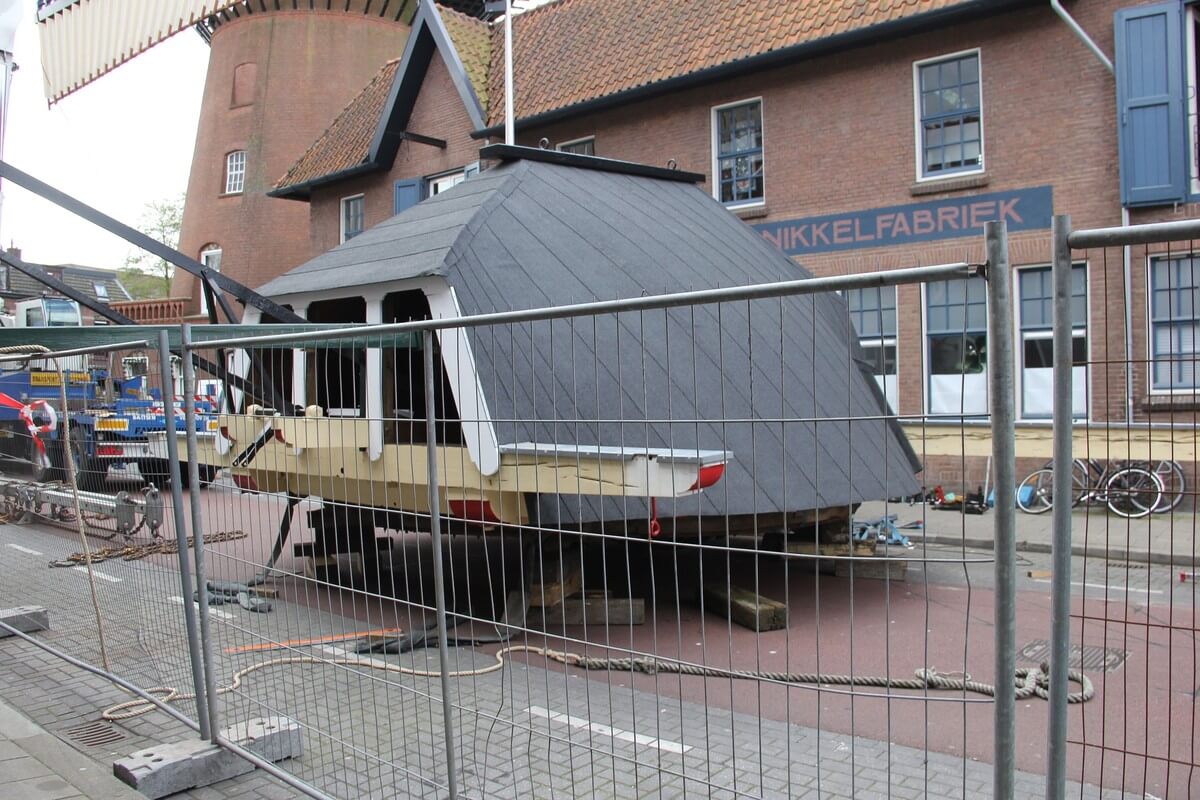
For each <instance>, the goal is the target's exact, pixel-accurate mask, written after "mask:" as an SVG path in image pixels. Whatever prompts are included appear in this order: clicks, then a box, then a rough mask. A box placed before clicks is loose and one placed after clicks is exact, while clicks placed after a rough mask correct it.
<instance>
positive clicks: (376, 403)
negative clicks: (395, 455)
mask: <svg viewBox="0 0 1200 800" xmlns="http://www.w3.org/2000/svg"><path fill="white" fill-rule="evenodd" d="M366 301H367V324H368V325H378V324H380V323H382V322H383V294H382V293H378V292H377V293H375V294H373V295H367V297H366ZM365 391H366V394H367V396H366V411H367V457H368V458H370V459H371V460H372V461H378V460H379V457H380V456H382V455H383V350H382V348H379V347H368V348H367V375H366V387H365Z"/></svg>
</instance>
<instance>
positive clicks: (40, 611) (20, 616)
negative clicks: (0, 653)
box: [0, 606, 50, 639]
mask: <svg viewBox="0 0 1200 800" xmlns="http://www.w3.org/2000/svg"><path fill="white" fill-rule="evenodd" d="M0 622H3V623H4V624H5V625H8V626H9V627H11V628H16V629H17V630H19V631H20V632H21V633H33V632H34V631H48V630H50V613H49V612H48V611H46V609H45V608H43V607H42V606H17V607H16V608H0ZM12 635H13V634H12V633H11V632H10V631H8V630H7V629H5V628H0V639H5V638H7V637H9V636H12Z"/></svg>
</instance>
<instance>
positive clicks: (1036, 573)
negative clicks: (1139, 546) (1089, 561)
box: [1025, 562, 1111, 578]
mask: <svg viewBox="0 0 1200 800" xmlns="http://www.w3.org/2000/svg"><path fill="white" fill-rule="evenodd" d="M1110 563H1111V562H1110ZM1025 576H1026V577H1028V578H1052V577H1054V573H1053V572H1051V571H1050V570H1048V569H1031V570H1029V571H1028V572H1026V573H1025Z"/></svg>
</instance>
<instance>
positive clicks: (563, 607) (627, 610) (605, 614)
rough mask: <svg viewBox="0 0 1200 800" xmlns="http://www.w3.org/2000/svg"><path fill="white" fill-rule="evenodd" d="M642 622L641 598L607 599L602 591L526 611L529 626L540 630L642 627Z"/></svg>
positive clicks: (642, 606)
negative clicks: (608, 626) (560, 627)
mask: <svg viewBox="0 0 1200 800" xmlns="http://www.w3.org/2000/svg"><path fill="white" fill-rule="evenodd" d="M645 621H646V601H645V600H643V599H642V598H640V597H609V596H608V593H607V592H603V591H597V592H590V591H589V592H585V593H584V594H583V595H581V596H579V597H568V598H566V599H564V600H563V601H562V602H561V603H559V604H558V605H557V606H555V607H553V608H539V609H530V611H529V624H530V625H540V626H542V627H550V626H561V625H642V624H644V623H645Z"/></svg>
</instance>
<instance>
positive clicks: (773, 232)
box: [754, 186, 1054, 256]
mask: <svg viewBox="0 0 1200 800" xmlns="http://www.w3.org/2000/svg"><path fill="white" fill-rule="evenodd" d="M1053 195H1054V193H1053V190H1052V189H1051V187H1049V186H1035V187H1032V188H1029V189H1017V190H1014V191H1011V192H992V193H990V194H977V195H973V196H971V197H957V198H953V199H949V200H934V201H931V202H928V203H911V204H909V205H903V206H888V207H887V208H872V209H867V210H866V211H849V212H846V213H843V214H828V215H825V216H821V217H805V218H804V219H791V220H783V221H781V222H764V223H762V224H761V225H755V226H754V227H755V228H756V229H757V230H758V231H759V232H760V233H761V234H762V235H763V238H765V239H766V240H767V241H769V242H771V243H772V244H774V245H775V246H776V247H778V248H779V249H780V250H782V251H783V252H785V253H787V254H788V255H789V256H799V255H806V254H811V253H829V252H833V251H837V250H860V249H866V248H870V247H891V246H893V245H899V244H911V243H913V242H930V241H936V240H938V239H953V238H955V237H959V236H974V235H983V224H984V223H985V222H990V221H992V220H1003V221H1004V222H1007V223H1008V230H1009V231H1010V232H1011V231H1028V230H1042V229H1045V228H1049V227H1050V217H1051V216H1052V215H1053V213H1054V211H1053V209H1054V196H1053Z"/></svg>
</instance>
